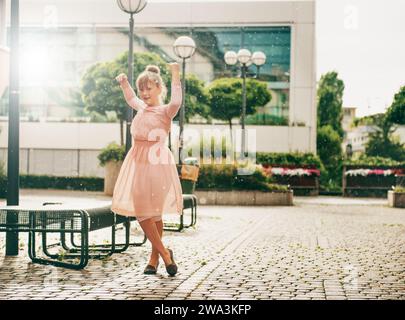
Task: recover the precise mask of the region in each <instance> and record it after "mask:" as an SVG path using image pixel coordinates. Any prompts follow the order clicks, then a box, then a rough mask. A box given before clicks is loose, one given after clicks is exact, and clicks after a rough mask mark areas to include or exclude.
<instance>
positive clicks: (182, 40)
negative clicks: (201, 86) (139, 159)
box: [173, 36, 196, 165]
mask: <svg viewBox="0 0 405 320" xmlns="http://www.w3.org/2000/svg"><path fill="white" fill-rule="evenodd" d="M195 48H196V46H195V42H194V40H193V39H192V38H190V37H187V36H181V37H178V38H177V39H176V41H175V42H174V44H173V51H174V53H175V54H176V56H177V57H179V58H180V59H182V69H183V74H182V90H183V94H182V96H183V99H182V103H181V108H180V137H179V140H180V141H179V164H180V165H181V164H182V163H183V161H182V159H181V154H182V151H183V130H184V118H185V101H186V59H189V58H191V57H192V56H193V54H194V52H195Z"/></svg>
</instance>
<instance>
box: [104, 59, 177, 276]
mask: <svg viewBox="0 0 405 320" xmlns="http://www.w3.org/2000/svg"><path fill="white" fill-rule="evenodd" d="M169 67H170V70H171V74H172V84H171V89H172V92H171V99H170V102H169V103H168V104H163V100H164V98H165V95H166V87H165V85H164V83H163V81H162V77H161V76H160V69H159V67H157V66H153V65H149V66H147V67H146V69H145V71H144V72H142V73H141V74H140V75H139V77H138V79H137V80H136V87H137V90H138V94H139V96H140V98H139V97H138V96H137V95H136V94H135V92H134V90H133V89H132V87H131V85H130V84H129V82H128V79H127V76H126V75H125V74H123V73H121V74H120V75H118V76H117V77H116V80H117V81H118V82H119V84H120V86H121V89H122V91H123V94H124V97H125V100H126V102H127V103H128V105H129V106H131V107H132V108H134V109H135V110H137V114H136V116H135V117H134V119H133V121H132V124H131V136H132V142H133V143H132V147H131V148H130V150H129V151H128V153H127V155H126V157H125V159H124V161H123V164H122V167H121V170H120V172H119V175H118V178H117V182H116V185H115V188H114V192H113V198H112V205H111V210H112V211H113V212H115V213H117V214H120V215H124V216H135V217H136V219H137V221H138V222H139V224H140V226H141V227H142V229H143V231H144V233H145V235H146V237H147V238H148V239H149V241H150V242H151V244H152V253H151V256H150V259H149V262H148V264H147V266H146V268H145V270H144V273H145V274H155V273H156V270H157V267H158V264H159V255H160V256H161V257H162V259H163V261H164V263H165V266H166V271H167V273H168V274H169V275H170V276H174V275H175V274H176V273H177V265H176V263H175V262H174V259H173V251H172V250H171V249H168V248H166V247H165V246H164V245H163V243H162V239H161V238H162V233H163V221H162V213H163V212H165V213H176V214H182V209H183V198H182V190H181V184H180V179H179V176H178V173H177V168H176V163H175V160H174V156H173V154H172V152H171V151H170V149H169V148H168V147H167V146H166V144H165V141H166V138H167V136H168V134H169V132H170V125H171V121H172V119H173V118H174V116H175V115H176V114H177V112H178V110H179V108H180V106H181V102H182V90H181V82H180V72H179V64H178V63H170V64H169Z"/></svg>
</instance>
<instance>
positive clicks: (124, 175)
mask: <svg viewBox="0 0 405 320" xmlns="http://www.w3.org/2000/svg"><path fill="white" fill-rule="evenodd" d="M132 141H133V144H132V147H131V148H130V149H129V151H128V153H127V155H126V157H125V159H124V161H123V163H122V166H121V169H120V172H119V174H118V178H117V181H116V184H115V187H114V192H113V198H112V205H111V210H112V211H113V212H115V213H116V214H119V215H123V216H131V217H136V218H137V219H138V221H142V220H145V219H148V218H154V220H155V221H156V220H158V219H159V217H160V218H161V217H162V214H163V213H164V214H182V209H183V198H182V189H181V184H180V179H179V176H178V173H177V168H176V163H175V160H174V156H173V154H172V152H171V151H170V149H169V148H168V147H167V146H166V145H165V144H164V143H160V142H159V141H147V140H135V139H133V140H132Z"/></svg>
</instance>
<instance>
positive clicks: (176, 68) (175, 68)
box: [169, 62, 180, 74]
mask: <svg viewBox="0 0 405 320" xmlns="http://www.w3.org/2000/svg"><path fill="white" fill-rule="evenodd" d="M169 68H170V71H171V73H172V74H173V73H180V65H179V64H178V63H177V62H171V63H169Z"/></svg>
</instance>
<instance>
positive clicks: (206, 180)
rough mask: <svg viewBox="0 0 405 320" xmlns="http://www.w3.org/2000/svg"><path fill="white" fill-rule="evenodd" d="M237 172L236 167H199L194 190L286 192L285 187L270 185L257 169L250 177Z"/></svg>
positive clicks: (269, 181)
mask: <svg viewBox="0 0 405 320" xmlns="http://www.w3.org/2000/svg"><path fill="white" fill-rule="evenodd" d="M237 170H238V167H237V166H236V165H201V167H200V172H199V175H198V180H197V184H196V189H197V190H198V189H200V190H210V189H211V190H212V189H214V190H257V191H273V192H285V191H288V188H287V187H286V186H281V185H277V184H272V183H271V180H269V179H268V178H267V177H266V176H265V175H264V174H263V172H262V171H261V170H259V169H255V171H254V173H253V174H250V175H238V172H237Z"/></svg>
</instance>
